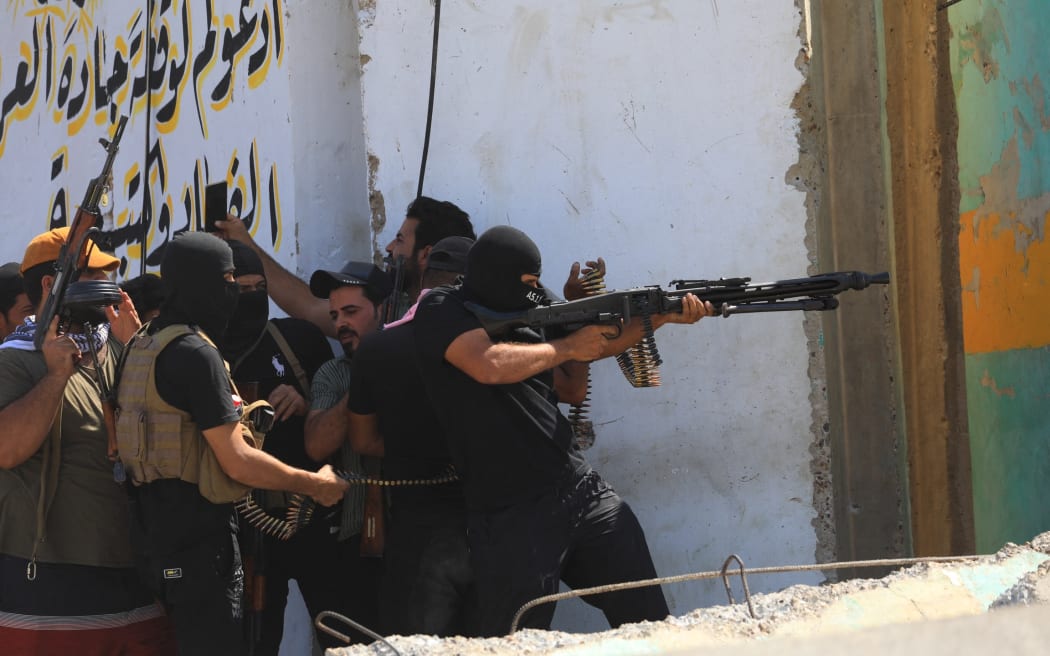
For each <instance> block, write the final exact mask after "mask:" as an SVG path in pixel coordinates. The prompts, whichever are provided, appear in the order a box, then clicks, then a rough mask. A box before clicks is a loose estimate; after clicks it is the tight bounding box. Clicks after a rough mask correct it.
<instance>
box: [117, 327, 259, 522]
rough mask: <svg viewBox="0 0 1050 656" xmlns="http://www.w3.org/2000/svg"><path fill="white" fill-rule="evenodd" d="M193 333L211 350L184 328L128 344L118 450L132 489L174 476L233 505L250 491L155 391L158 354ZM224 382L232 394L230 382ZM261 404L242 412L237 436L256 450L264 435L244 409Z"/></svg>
mask: <svg viewBox="0 0 1050 656" xmlns="http://www.w3.org/2000/svg"><path fill="white" fill-rule="evenodd" d="M194 334H196V335H198V336H199V337H201V339H203V340H204V341H205V342H207V343H208V344H210V345H211V346H213V347H214V346H215V345H214V344H213V343H212V341H211V340H210V339H208V337H207V336H206V335H204V333H201V332H197V331H194V330H193V329H191V328H190V327H189V326H186V325H183V324H176V325H172V326H168V327H166V328H163V329H162V330H160V331H158V332H157V333H156V334H154V335H148V334H146V333H145V331H142V332H140V333H139V334H137V335H136V336H135V337H134V339H132V341H131V343H130V344H128V346H127V353H126V354H125V356H126V359H125V362H124V365H123V370H122V373H121V376H120V383H119V384H120V387H119V390H118V394H117V413H118V414H117V448H118V449H119V452H120V459H121V461H122V462H123V463H124V468H125V470H126V471H127V475H128V477H129V478H130V479H131V481H132V483H134V484H135V485H143V484H145V483H151V482H153V481H156V480H159V479H164V478H178V479H180V480H183V481H186V482H187V483H192V484H195V485H197V486H198V488H199V489H200V493H201V496H203V497H204V498H205V499H207V500H208V501H211V502H212V503H232V502H234V501H237V500H238V499H241V498H243V497H244V495H245V494H247V493H248V491H249V489H250V488H249V487H247V486H245V485H243V484H241V483H238V482H237V481H235V480H233V479H232V478H230V477H229V476H227V475H226V472H224V471H223V470H222V467H221V466H220V465H219V461H218V459H217V458H216V457H215V452H214V451H212V449H211V447H210V446H209V445H208V442H207V440H206V439H205V438H204V435H203V434H202V433H201V431H200V429H199V428H198V427H197V424H196V423H195V422H194V421H193V418H192V417H191V416H190V414H189V413H188V412H186V411H184V410H180V409H178V408H176V407H174V406H172V405H169V404H168V403H167V402H165V401H164V399H162V398H161V396H160V393H159V392H158V391H157V384H156V366H157V356H158V355H160V352H161V351H163V350H164V348H165V347H166V346H167V345H168V344H170V343H171V342H172V341H174V340H175V339H177V338H179V337H182V336H184V335H194ZM228 375H229V367H227V377H228ZM229 383H230V388H231V389H233V392H234V394H236V393H237V388H236V387H235V386H234V384H233V380H230V381H229ZM265 404H266V402H265V401H260V402H257V403H253V404H252V405H251V406H249V407H248V408H242V409H241V411H242V412H241V433H242V435H243V436H244V438H245V441H246V442H247V443H248V444H249V445H251V446H253V447H256V448H261V447H262V437H263V436H262V435H261V434H260V433H257V432H255V431H254V430H253V427H252V425H251V423H250V422H248V421H247V419H246V417H247V414H246V413H245V412H244V411H245V410H250V409H251V408H253V407H255V406H257V405H265Z"/></svg>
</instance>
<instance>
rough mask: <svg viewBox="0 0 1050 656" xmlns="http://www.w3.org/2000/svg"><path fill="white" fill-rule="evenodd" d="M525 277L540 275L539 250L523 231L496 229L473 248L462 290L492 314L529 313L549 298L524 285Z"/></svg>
mask: <svg viewBox="0 0 1050 656" xmlns="http://www.w3.org/2000/svg"><path fill="white" fill-rule="evenodd" d="M526 273H529V274H533V275H536V276H538V275H540V249H539V248H537V247H536V244H535V243H534V242H533V241H532V240H531V239H529V236H528V235H526V234H525V233H524V232H522V231H521V230H518V229H517V228H512V227H510V226H496V227H495V228H489V229H488V230H486V231H485V233H484V234H482V235H481V237H479V238H478V240H477V241H476V242H474V245H473V246H471V247H470V252H469V253H467V273H466V275H465V276H464V278H463V288H464V289H465V290H466V291H467V292H469V293H470V294H472V295H474V296H476V297H477V298H478V300H479V301H481V303H482V305H484V306H485V307H487V308H489V309H490V310H496V311H497V312H517V311H520V310H527V309H529V308H531V307H536V306H537V305H539V304H540V303H542V302H545V300H546V294H544V292H543V290H542V289H536V288H535V287H533V286H532V285H526V284H525V283H523V282H522V281H521V276H522V275H523V274H526Z"/></svg>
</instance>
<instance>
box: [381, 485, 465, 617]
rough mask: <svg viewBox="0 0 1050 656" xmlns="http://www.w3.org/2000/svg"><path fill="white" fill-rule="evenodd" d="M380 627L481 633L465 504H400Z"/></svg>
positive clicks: (391, 529)
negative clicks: (478, 624) (447, 506)
mask: <svg viewBox="0 0 1050 656" xmlns="http://www.w3.org/2000/svg"><path fill="white" fill-rule="evenodd" d="M385 560H386V574H385V576H384V578H383V590H382V593H381V596H380V598H381V600H382V602H381V605H380V614H381V616H380V626H382V627H383V631H384V633H387V634H397V635H413V634H417V633H418V634H425V635H437V636H446V637H447V636H455V635H463V636H469V635H474V634H475V633H476V630H477V628H476V620H475V615H476V608H475V606H476V603H475V597H474V575H473V570H472V569H471V567H470V552H469V549H468V547H467V526H466V511H465V510H464V508H463V505H462V503H460V504H458V505H456V506H453V507H449V508H445V507H435V506H429V507H419V508H416V507H405V506H396V507H395V509H394V510H393V511H392V512H391V516H390V523H389V526H388V528H387V535H386V556H385Z"/></svg>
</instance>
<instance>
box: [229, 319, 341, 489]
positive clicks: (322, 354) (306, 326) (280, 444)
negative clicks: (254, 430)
mask: <svg viewBox="0 0 1050 656" xmlns="http://www.w3.org/2000/svg"><path fill="white" fill-rule="evenodd" d="M271 323H272V324H274V325H275V326H276V327H277V330H278V331H280V333H281V335H282V336H284V339H285V341H287V342H288V346H289V347H290V348H291V350H292V353H293V354H294V355H295V357H296V358H297V359H298V360H299V364H300V365H301V366H302V368H303V373H304V374H306V382H307V384H309V382H310V381H311V380H313V377H314V374H315V373H316V372H317V370H318V369H319V368H320V366H321V365H322V364H324V363H325V362H327V361H328V360H331V359H332V348H331V347H330V346H329V345H328V340H326V339H325V337H324V334H323V333H322V332H321V330H320V329H319V328H318V327H317V326H315V325H313V324H312V323H310V322H309V321H303V320H301V319H274V320H272V321H271ZM230 370H231V373H232V374H233V381H234V383H236V385H237V387H238V388H239V389H240V391H241V393H242V394H246V393H247V392H246V390H247V388H248V386H247V385H245V383H255V384H256V386H257V392H258V398H260V399H266V398H268V397H269V396H270V394H271V393H272V392H273V390H274V389H276V388H277V387H278V386H280V385H291V386H292V387H294V388H295V389H296V391H297V392H299V394H301V395H302V396H303V398H305V399H309V398H310V390H309V389H305V390H304V389H303V388H302V385H300V384H299V380H298V379H297V377H296V375H295V371H294V370H293V369H292V365H291V363H290V362H288V358H287V357H286V355H285V354H284V353H283V352H282V351H281V348H280V347H279V346H278V345H277V342H276V341H274V339H273V337H272V336H271V335H270V333H269V332H264V333H263V336H262V338H261V339H260V340H259V342H258V343H257V344H256V345H255V348H253V349H252V350H251V351H250V352H249V353H248V354H247V355H245V356H242V357H241V358H239V359H238V360H237V361H236V362H231V363H230ZM307 407H309V403H307ZM305 427H306V417H305V415H304V416H299V415H295V416H292V417H289V418H288V419H286V420H284V421H277V422H275V423H274V425H273V429H272V430H271V431H270V432H269V433H267V434H266V441H265V442H263V451H266V452H267V453H269V454H271V455H273V456H274V457H275V458H277V459H278V460H280V461H281V462H284V463H286V464H289V465H291V466H293V467H298V468H299V469H307V470H310V471H317V470H318V469H319V468H320V465H319V464H318V463H316V462H314V461H313V460H311V459H310V457H309V456H307V455H306V446H305V444H304V441H303V432H304V429H305Z"/></svg>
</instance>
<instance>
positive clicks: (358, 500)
mask: <svg viewBox="0 0 1050 656" xmlns="http://www.w3.org/2000/svg"><path fill="white" fill-rule="evenodd" d="M349 389H350V358H348V357H346V356H345V355H344V356H341V357H338V358H335V359H333V360H329V361H328V362H326V363H324V364H323V365H321V368H320V369H318V370H317V373H316V374H314V379H313V382H312V383H311V384H310V396H311V397H312V401H311V402H310V409H311V410H328V409H329V408H334V407H335V406H337V405H339V402H340V401H342V400H343V397H344V396H345V395H346V392H347V390H349ZM339 461H340V463H339V465H340V467H341V468H343V469H346V470H350V471H353V472H357V473H361V456H359V455H357V454H356V453H354V452H353V451H351V450H350V445H349V444H348V443H346V442H344V443H343V446H342V449H341V450H340V454H339ZM364 514H365V486H364V485H351V486H350V489H349V490H348V491H347V493H346V496H344V497H343V515H342V517H341V518H340V521H339V539H340V540H346V539H347V538H350V537H353V536H355V535H357V534H359V533H360V532H361V522H362V521H363V520H364Z"/></svg>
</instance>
